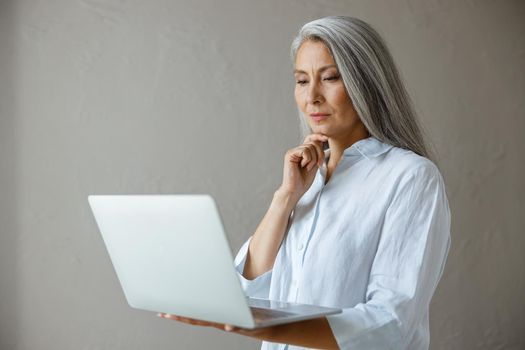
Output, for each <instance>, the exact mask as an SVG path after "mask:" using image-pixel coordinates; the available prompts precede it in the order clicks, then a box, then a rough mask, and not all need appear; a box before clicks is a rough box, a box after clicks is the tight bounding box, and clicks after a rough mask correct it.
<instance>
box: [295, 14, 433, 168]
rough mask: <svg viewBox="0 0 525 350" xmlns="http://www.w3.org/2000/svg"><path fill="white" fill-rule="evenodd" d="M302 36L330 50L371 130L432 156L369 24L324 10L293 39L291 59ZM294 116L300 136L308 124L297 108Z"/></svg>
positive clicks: (386, 139) (388, 58)
mask: <svg viewBox="0 0 525 350" xmlns="http://www.w3.org/2000/svg"><path fill="white" fill-rule="evenodd" d="M305 40H312V41H321V42H323V43H324V44H325V45H326V46H327V48H328V49H329V50H330V53H331V54H332V57H333V58H334V61H335V64H336V65H337V68H338V70H339V74H340V75H341V77H342V79H343V83H344V85H345V88H346V91H347V94H348V96H349V97H350V99H351V100H352V104H353V106H354V108H355V110H356V112H357V114H358V115H359V117H360V118H361V121H362V122H363V124H364V125H365V127H366V128H367V129H368V132H369V133H370V134H371V135H372V136H374V137H375V138H377V139H379V140H380V141H382V142H385V143H388V144H391V145H393V146H397V147H401V148H405V149H408V150H411V151H413V152H414V153H417V154H419V155H421V156H423V157H426V158H429V159H433V158H434V157H433V155H432V154H431V152H430V150H429V148H428V146H427V145H426V143H425V140H424V137H423V132H422V129H421V127H420V125H419V123H418V120H417V116H416V113H415V111H414V108H413V105H412V101H411V99H410V96H409V95H408V93H407V91H406V89H405V87H404V85H403V83H402V81H401V79H400V76H399V73H398V71H397V68H396V66H395V64H394V60H393V59H392V56H391V55H390V52H389V51H388V48H387V46H386V44H385V43H384V41H383V39H382V38H381V37H380V35H379V34H378V33H377V32H376V31H375V30H374V29H373V28H372V27H371V26H370V25H369V24H367V23H366V22H364V21H362V20H360V19H357V18H353V17H347V16H328V17H324V18H320V19H316V20H314V21H311V22H309V23H306V24H305V25H304V26H303V27H302V28H301V30H300V31H299V33H298V34H297V36H296V37H295V39H294V40H293V42H292V46H291V50H290V56H291V59H292V64H293V65H295V59H296V56H297V51H298V49H299V47H300V46H301V44H302V43H303V42H304V41H305ZM298 110H299V108H298ZM299 119H300V122H301V129H302V133H303V137H304V136H306V134H309V133H311V132H312V130H311V129H310V127H309V126H308V124H307V122H306V120H305V117H304V115H303V113H302V112H301V110H299Z"/></svg>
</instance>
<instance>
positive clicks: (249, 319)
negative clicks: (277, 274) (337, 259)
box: [88, 195, 342, 329]
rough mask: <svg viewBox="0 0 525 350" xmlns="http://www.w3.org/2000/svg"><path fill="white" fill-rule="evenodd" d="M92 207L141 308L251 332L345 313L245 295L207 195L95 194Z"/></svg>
mask: <svg viewBox="0 0 525 350" xmlns="http://www.w3.org/2000/svg"><path fill="white" fill-rule="evenodd" d="M88 201H89V204H90V206H91V209H92V211H93V214H94V217H95V220H96V222H97V224H98V228H99V230H100V233H101V234H102V238H103V240H104V243H105V246H106V249H107V251H108V253H109V257H110V259H111V262H112V264H113V267H114V269H115V272H116V274H117V277H118V280H119V282H120V285H121V287H122V289H123V292H124V295H125V297H126V300H127V302H128V304H129V305H130V306H131V307H133V308H135V309H140V310H147V311H153V312H156V313H157V312H164V313H170V314H175V315H179V316H183V317H189V318H194V319H199V320H204V321H210V322H217V323H224V324H230V325H233V326H237V327H241V328H247V329H255V328H260V327H267V326H272V325H277V324H283V323H289V322H295V321H300V320H306V319H311V318H316V317H321V316H326V315H331V314H336V313H340V312H341V311H342V310H341V309H337V308H326V307H321V306H315V305H305V304H299V303H289V302H282V301H274V300H266V299H258V298H250V297H246V296H245V295H244V291H243V289H242V286H241V282H240V280H239V274H238V272H237V270H236V269H235V266H234V259H233V256H232V252H231V250H230V246H229V244H228V240H227V238H226V235H225V232H224V228H223V224H222V221H221V219H220V215H219V211H218V209H217V205H216V203H215V201H214V199H213V198H212V197H211V196H209V195H91V196H89V197H88Z"/></svg>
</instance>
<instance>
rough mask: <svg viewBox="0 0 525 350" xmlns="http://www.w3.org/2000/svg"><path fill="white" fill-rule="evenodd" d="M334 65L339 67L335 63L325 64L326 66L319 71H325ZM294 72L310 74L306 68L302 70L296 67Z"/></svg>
mask: <svg viewBox="0 0 525 350" xmlns="http://www.w3.org/2000/svg"><path fill="white" fill-rule="evenodd" d="M332 67H335V68H337V66H336V65H335V64H331V65H328V66H324V67H321V68H319V72H322V71H325V70H327V69H328V68H332ZM293 72H294V74H295V73H305V74H308V73H306V72H305V71H304V70H300V69H294V70H293Z"/></svg>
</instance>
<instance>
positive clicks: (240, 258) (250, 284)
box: [234, 236, 272, 299]
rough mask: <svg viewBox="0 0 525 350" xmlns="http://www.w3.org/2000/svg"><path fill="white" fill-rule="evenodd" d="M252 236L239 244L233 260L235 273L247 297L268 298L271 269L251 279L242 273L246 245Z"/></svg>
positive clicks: (247, 245)
mask: <svg viewBox="0 0 525 350" xmlns="http://www.w3.org/2000/svg"><path fill="white" fill-rule="evenodd" d="M251 240H252V237H251V236H250V238H248V240H247V241H246V242H245V243H244V244H243V245H242V246H241V248H240V249H239V252H238V253H237V256H236V257H235V260H234V265H235V269H236V270H237V275H238V276H239V280H240V281H241V285H242V289H244V294H246V296H248V297H253V298H264V299H268V296H269V294H270V280H271V278H272V270H268V271H266V272H265V273H263V274H262V275H259V276H257V277H256V278H254V279H253V280H248V279H246V278H244V276H243V275H242V273H243V271H244V265H245V263H246V257H247V256H248V247H249V245H250V241H251Z"/></svg>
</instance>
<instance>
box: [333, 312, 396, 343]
mask: <svg viewBox="0 0 525 350" xmlns="http://www.w3.org/2000/svg"><path fill="white" fill-rule="evenodd" d="M326 319H327V320H328V323H329V324H330V328H331V329H332V333H333V334H334V337H335V340H336V341H337V345H339V348H340V349H352V350H360V349H362V350H365V349H402V348H403V345H402V339H401V337H400V333H399V326H398V322H397V320H396V319H395V318H394V317H393V316H392V314H390V313H389V312H387V311H386V310H381V309H380V308H379V307H375V306H369V305H366V306H365V305H364V304H358V305H356V306H355V307H353V308H348V309H343V312H342V313H340V314H335V315H328V316H326Z"/></svg>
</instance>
